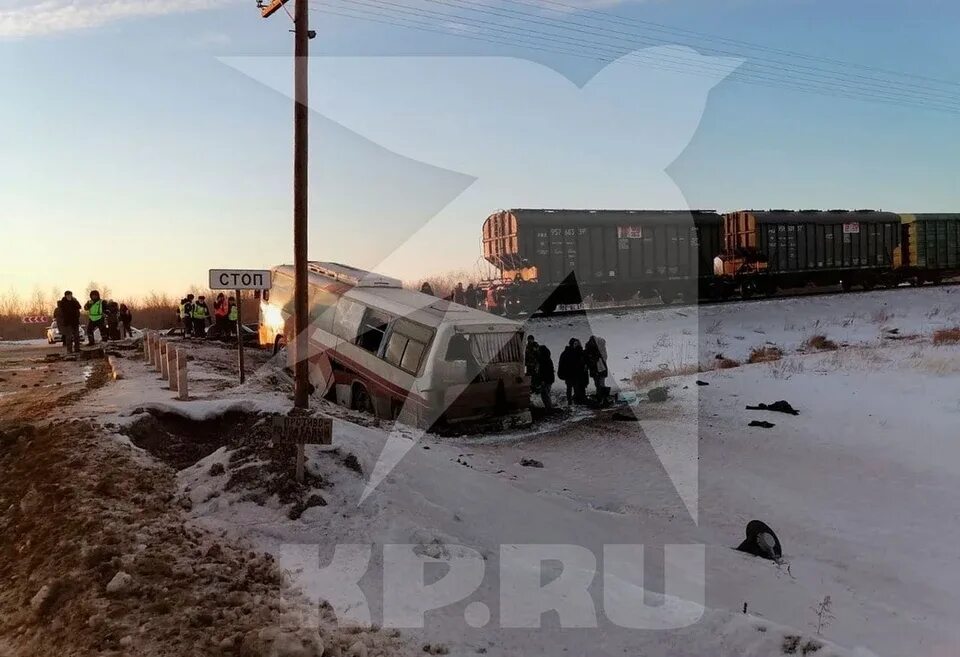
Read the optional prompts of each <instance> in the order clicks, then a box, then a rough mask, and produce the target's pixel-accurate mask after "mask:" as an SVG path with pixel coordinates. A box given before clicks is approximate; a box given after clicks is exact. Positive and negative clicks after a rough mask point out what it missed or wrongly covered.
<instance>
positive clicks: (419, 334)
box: [383, 319, 433, 374]
mask: <svg viewBox="0 0 960 657" xmlns="http://www.w3.org/2000/svg"><path fill="white" fill-rule="evenodd" d="M432 337H433V334H432V332H431V331H430V330H429V329H427V328H425V327H423V326H420V325H419V324H414V323H412V322H409V321H406V320H404V319H400V320H398V321H397V322H396V323H395V324H394V326H393V330H392V331H391V332H390V339H389V340H388V341H387V348H386V350H385V352H384V354H383V358H384V360H386V361H387V362H388V363H390V364H391V365H393V366H394V367H399V368H400V369H402V370H403V371H404V372H407V373H409V374H416V373H417V372H418V371H419V370H420V363H421V362H422V361H423V356H424V354H425V353H426V351H427V345H428V344H430V339H431V338H432Z"/></svg>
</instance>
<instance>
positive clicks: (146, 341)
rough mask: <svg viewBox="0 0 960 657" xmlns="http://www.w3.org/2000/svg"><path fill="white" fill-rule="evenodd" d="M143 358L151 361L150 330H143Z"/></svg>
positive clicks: (147, 361) (145, 360)
mask: <svg viewBox="0 0 960 657" xmlns="http://www.w3.org/2000/svg"><path fill="white" fill-rule="evenodd" d="M143 360H144V362H146V363H149V362H150V331H144V332H143Z"/></svg>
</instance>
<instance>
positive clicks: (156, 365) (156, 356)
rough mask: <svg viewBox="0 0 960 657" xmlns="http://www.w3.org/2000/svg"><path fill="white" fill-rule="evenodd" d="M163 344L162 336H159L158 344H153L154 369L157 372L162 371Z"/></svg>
mask: <svg viewBox="0 0 960 657" xmlns="http://www.w3.org/2000/svg"><path fill="white" fill-rule="evenodd" d="M162 343H163V340H162V339H161V338H160V336H157V339H156V342H154V343H153V367H154V369H156V370H157V372H159V371H160V359H161V355H160V345H161V344H162Z"/></svg>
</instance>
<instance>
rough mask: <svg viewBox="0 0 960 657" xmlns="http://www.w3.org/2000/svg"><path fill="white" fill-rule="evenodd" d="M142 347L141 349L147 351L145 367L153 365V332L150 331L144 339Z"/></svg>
mask: <svg viewBox="0 0 960 657" xmlns="http://www.w3.org/2000/svg"><path fill="white" fill-rule="evenodd" d="M143 345H144V346H143V348H144V349H146V351H147V365H153V331H150V332H149V333H147V335H146V337H144V340H143Z"/></svg>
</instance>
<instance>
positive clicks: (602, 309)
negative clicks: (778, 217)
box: [515, 280, 960, 321]
mask: <svg viewBox="0 0 960 657" xmlns="http://www.w3.org/2000/svg"><path fill="white" fill-rule="evenodd" d="M957 285H960V280H951V281H944V282H942V283H937V284H933V283H928V284H926V285H923V287H925V288H927V287H953V286H957ZM916 289H918V288H917V287H916V286H913V285H908V284H902V285H900V286H898V287H895V288H884V289H873V290H849V291H846V292H844V291H843V290H840V289H838V288H829V289H828V288H815V289H799V290H789V291H786V292H779V293H776V294H773V295H771V296H756V297H751V298H750V299H743V298H740V297H731V298H729V299H705V300H701V301H698V302H697V303H686V302H677V303H663V302H656V303H636V304H634V303H630V304H622V305H609V306H606V305H604V306H599V307H598V306H592V307H580V308H566V309H563V310H559V309H558V310H556V311H554V312H553V313H551V314H550V315H544V314H542V313H534V314H533V315H519V316H517V317H515V319H517V320H519V321H527V320H541V319H554V318H556V317H571V316H576V315H585V314H599V313H610V314H612V313H618V312H629V311H635V310H665V309H671V310H679V309H682V308H694V307H700V306H716V305H722V304H728V303H759V302H763V301H771V300H776V299H794V298H798V297H825V296H836V295H845V296H850V295H861V294H877V293H883V292H891V293H895V294H896V293H906V292H907V291H911V290H916Z"/></svg>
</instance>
